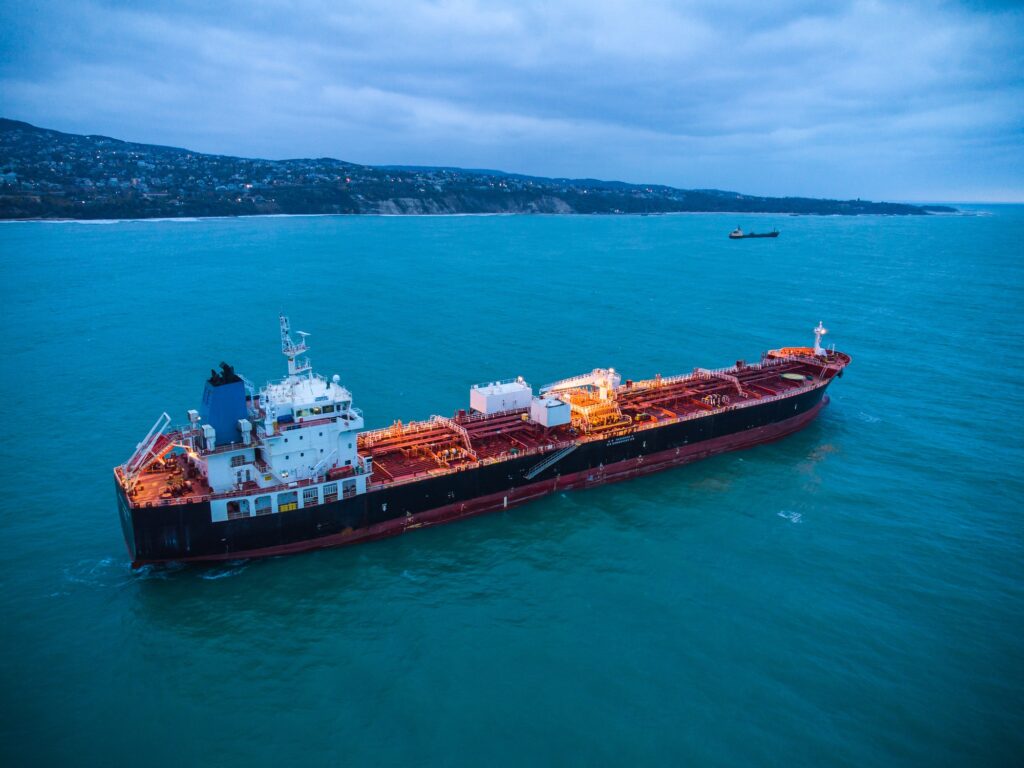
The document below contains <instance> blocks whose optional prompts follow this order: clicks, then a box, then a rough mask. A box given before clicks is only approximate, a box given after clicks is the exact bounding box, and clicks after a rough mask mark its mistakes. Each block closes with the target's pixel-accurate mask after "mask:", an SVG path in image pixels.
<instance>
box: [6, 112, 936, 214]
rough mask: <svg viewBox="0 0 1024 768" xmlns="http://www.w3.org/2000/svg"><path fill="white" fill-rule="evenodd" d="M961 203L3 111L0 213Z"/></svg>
mask: <svg viewBox="0 0 1024 768" xmlns="http://www.w3.org/2000/svg"><path fill="white" fill-rule="evenodd" d="M952 210H953V209H950V208H943V207H938V206H932V207H926V206H915V205H906V204H901V203H873V202H868V201H864V200H818V199H813V198H802V197H786V198H773V197H756V196H752V195H743V194H739V193H735V192H723V191H719V190H685V189H675V188H673V187H666V186H658V185H642V184H626V183H624V182H615V181H598V180H595V179H548V178H540V177H534V176H523V175H518V174H510V173H503V172H500V171H489V170H465V169H460V168H431V167H419V166H367V165H357V164H355V163H349V162H345V161H342V160H335V159H333V158H318V159H299V160H262V159H255V158H241V157H229V156H225V155H208V154H201V153H198V152H192V151H190V150H187V149H180V148H177V147H163V146H155V145H151V144H136V143H131V142H125V141H120V140H118V139H112V138H108V137H105V136H82V135H78V134H69V133H61V132H59V131H52V130H48V129H45V128H37V127H35V126H32V125H29V124H28V123H23V122H19V121H15V120H8V119H3V118H0V219H23V218H72V219H108V218H153V217H179V216H245V215H254V214H281V213H292V214H299V213H347V214H427V213H429V214H439V213H441V214H443V213H559V214H572V213H584V214H587V213H602V214H619V213H673V212H709V211H735V212H745V213H804V214H848V215H855V214H898V215H922V214H926V213H929V212H937V211H952Z"/></svg>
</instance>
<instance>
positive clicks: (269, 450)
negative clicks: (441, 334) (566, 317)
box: [114, 316, 850, 566]
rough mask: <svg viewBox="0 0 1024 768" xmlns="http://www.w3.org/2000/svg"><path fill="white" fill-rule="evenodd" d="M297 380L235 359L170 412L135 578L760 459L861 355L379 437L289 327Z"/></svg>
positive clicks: (475, 409)
mask: <svg viewBox="0 0 1024 768" xmlns="http://www.w3.org/2000/svg"><path fill="white" fill-rule="evenodd" d="M280 333H281V351H282V352H283V354H284V355H285V357H286V358H287V361H288V375H287V376H286V377H285V378H284V379H282V380H279V381H275V382H271V383H268V384H267V385H266V386H264V387H263V388H262V389H261V390H260V391H259V392H258V393H257V392H256V390H255V388H254V387H253V385H252V384H250V383H249V382H248V381H247V380H246V379H244V378H243V377H241V376H240V375H238V374H237V373H236V372H235V371H234V369H233V368H232V367H231V366H229V365H227V364H226V363H221V366H220V370H219V371H216V370H215V371H213V372H212V373H211V376H210V378H209V380H208V381H207V382H206V386H205V389H204V391H203V399H202V405H201V406H200V409H199V410H190V411H189V412H188V420H187V424H185V425H184V426H181V427H177V428H174V429H170V428H169V425H170V421H171V419H170V417H169V416H168V415H167V414H166V413H164V414H162V415H161V416H160V418H159V419H158V420H157V422H156V423H155V424H154V425H153V428H152V429H150V431H149V433H148V434H147V435H146V437H145V438H144V439H143V440H142V442H141V443H139V445H138V446H137V447H136V450H135V452H134V453H133V454H132V456H131V458H129V459H128V461H126V462H125V463H124V464H122V465H121V466H119V467H116V468H115V469H114V477H115V481H116V490H117V500H118V507H119V509H120V517H121V526H122V530H123V532H124V537H125V541H126V543H127V545H128V552H129V555H130V557H131V560H132V564H133V566H141V565H144V564H148V563H163V562H168V561H216V560H227V559H236V558H249V557H259V556H266V555H282V554H289V553H294V552H301V551H304V550H310V549H316V548H322V547H334V546H340V545H345V544H353V543H356V542H361V541H369V540H371V539H377V538H381V537H384V536H392V535H395V534H400V533H403V532H405V531H410V530H413V529H416V528H421V527H424V526H428V525H435V524H438V523H444V522H449V521H452V520H457V519H460V518H463V517H469V516H471V515H476V514H480V513H483V512H490V511H493V510H499V509H507V508H509V507H513V506H516V505H518V504H522V503H524V502H527V501H530V500H532V499H536V498H539V497H541V496H544V495H546V494H549V493H552V492H554V491H565V490H569V489H573V488H589V487H592V486H597V485H601V484H603V483H610V482H615V481H618V480H624V479H626V478H631V477H637V476H640V475H645V474H649V473H651V472H657V471H659V470H662V469H666V468H668V467H673V466H678V465H681V464H686V463H688V462H692V461H695V460H697V459H702V458H705V457H708V456H712V455H714V454H717V453H722V452H724V451H731V450H736V449H739V448H747V447H750V446H753V445H757V444H759V443H765V442H768V441H771V440H776V439H778V438H781V437H784V436H786V435H788V434H791V433H793V432H796V431H797V430H799V429H801V428H803V427H804V426H806V425H807V424H808V423H810V422H811V420H813V419H814V417H815V416H817V415H818V413H819V411H820V410H821V409H822V407H823V406H824V405H825V404H826V403H827V401H828V398H827V397H826V396H825V390H826V389H827V388H828V386H829V384H830V383H831V382H832V380H833V379H834V378H835V377H837V376H841V375H842V373H843V370H844V368H845V367H846V366H847V365H848V364H849V362H850V357H849V356H848V355H846V354H843V353H842V352H836V351H835V349H834V348H832V349H825V348H824V347H822V345H821V340H822V337H823V336H824V334H825V333H827V331H826V330H825V328H824V327H823V326H822V325H821V324H820V323H819V324H818V327H817V328H815V330H814V334H815V341H814V346H813V347H783V348H781V349H776V350H772V351H769V352H766V353H765V354H764V355H763V356H762V357H761V360H760V362H758V363H755V364H749V365H748V364H747V363H745V362H743V361H738V362H737V363H736V364H735V365H732V366H730V367H728V368H719V369H716V370H708V369H705V368H695V369H694V371H693V372H692V373H689V374H685V375H681V376H671V377H662V376H661V375H657V376H655V377H654V378H653V379H648V380H645V381H631V380H628V379H627V380H626V381H625V382H624V383H623V381H622V377H621V375H620V374H619V373H618V372H616V371H615V369H613V368H597V369H594V370H593V371H591V372H590V373H585V374H582V375H580V376H574V377H572V378H568V379H564V380H562V381H558V382H555V383H553V384H548V385H547V386H545V387H541V388H540V390H539V392H538V393H537V394H536V395H535V394H534V392H533V389H532V387H530V385H529V384H527V383H526V381H524V380H523V378H521V377H520V378H515V379H510V380H507V381H498V382H491V383H487V384H480V385H477V386H474V387H472V388H471V389H470V391H469V409H468V410H464V409H463V410H459V411H458V412H456V413H455V415H454V416H453V417H451V418H447V417H443V416H433V417H431V418H430V419H428V420H426V421H414V422H408V423H403V422H401V421H396V422H394V424H392V425H391V426H389V427H385V428H383V429H375V430H369V431H364V430H363V414H362V412H361V411H360V410H359V409H358V408H355V407H354V406H353V404H352V395H351V393H350V392H349V391H348V390H347V389H346V388H345V387H343V386H342V385H341V383H340V380H339V377H338V376H336V375H335V376H333V377H331V378H330V379H327V378H325V377H323V376H320V375H317V374H315V373H313V371H312V368H311V366H310V364H309V361H308V359H307V358H303V357H300V355H303V354H304V353H305V352H306V351H307V349H308V347H307V345H306V338H305V337H306V335H307V334H301V340H300V342H299V343H298V344H296V343H295V342H294V341H293V340H292V336H291V333H290V328H289V323H288V319H287V318H286V317H284V316H282V317H281V318H280Z"/></svg>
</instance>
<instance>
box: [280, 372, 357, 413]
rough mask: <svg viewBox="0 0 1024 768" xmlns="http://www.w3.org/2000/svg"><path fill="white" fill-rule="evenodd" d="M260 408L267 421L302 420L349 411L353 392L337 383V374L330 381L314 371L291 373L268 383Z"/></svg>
mask: <svg viewBox="0 0 1024 768" xmlns="http://www.w3.org/2000/svg"><path fill="white" fill-rule="evenodd" d="M260 408H261V409H262V411H263V413H264V414H265V415H266V419H267V421H268V422H271V423H272V422H274V421H278V420H282V419H283V420H288V419H293V420H294V421H296V422H302V421H303V420H305V419H319V418H323V417H324V416H327V415H331V414H335V413H340V414H346V413H349V412H350V410H351V408H352V393H351V392H349V391H348V390H347V389H346V388H345V387H343V386H342V385H341V384H339V383H338V376H337V375H335V376H334V377H333V378H332V379H331V380H330V381H328V380H327V379H326V378H325V377H323V376H321V375H319V374H315V373H310V374H308V375H305V376H288V377H287V378H285V379H283V380H281V381H277V382H271V383H269V384H267V385H266V386H265V387H264V388H263V389H262V390H261V391H260Z"/></svg>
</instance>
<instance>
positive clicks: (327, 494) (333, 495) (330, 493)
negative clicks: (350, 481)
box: [324, 483, 338, 504]
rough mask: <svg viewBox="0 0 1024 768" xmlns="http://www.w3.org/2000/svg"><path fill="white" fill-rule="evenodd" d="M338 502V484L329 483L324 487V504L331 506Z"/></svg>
mask: <svg viewBox="0 0 1024 768" xmlns="http://www.w3.org/2000/svg"><path fill="white" fill-rule="evenodd" d="M337 500H338V484H337V483H328V484H327V485H325V486H324V504H330V503H331V502H332V501H337Z"/></svg>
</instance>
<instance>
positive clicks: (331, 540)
mask: <svg viewBox="0 0 1024 768" xmlns="http://www.w3.org/2000/svg"><path fill="white" fill-rule="evenodd" d="M827 404H828V396H827V395H826V396H824V397H823V398H822V399H821V402H819V403H818V404H817V405H815V406H814V408H812V409H811V410H809V411H807V412H806V413H802V414H800V415H799V416H794V417H792V418H789V419H785V420H783V421H779V422H776V423H774V424H769V425H766V426H764V427H758V428H756V429H750V430H746V431H744V432H737V433H735V434H732V435H725V436H723V437H716V438H712V439H711V440H703V441H701V442H699V443H695V444H694V445H689V446H683V447H680V448H670V449H669V450H667V451H660V452H658V453H652V454H648V455H647V456H643V457H641V458H638V459H627V460H625V461H619V462H616V463H614V464H609V465H608V466H606V467H600V468H594V469H591V470H587V471H583V472H575V473H572V474H568V475H562V476H561V477H557V478H555V479H553V480H543V481H540V482H537V483H532V484H530V485H524V486H521V487H519V488H515V489H514V490H511V491H508V492H505V493H496V494H491V495H489V496H480V497H479V498H476V499H472V500H470V501H466V502H458V503H456V504H448V505H446V506H443V507H437V508H436V509H431V510H427V511H426V512H420V513H417V514H415V515H412V516H410V517H402V518H395V519H394V520H387V521H385V522H383V523H378V524H376V525H372V526H369V527H368V528H361V529H359V530H355V531H352V532H350V533H339V534H334V535H331V536H324V537H322V538H318V539H307V540H305V541H296V542H293V543H291V544H282V545H281V546H276V547H265V548H262V549H250V550H245V551H240V552H229V553H225V554H217V555H202V556H199V557H182V558H175V560H174V561H175V562H199V561H216V560H247V559H250V558H255V557H275V556H279V555H291V554H295V553H298V552H308V551H310V550H313V549H327V548H331V547H341V546H346V545H348V544H357V543H361V542H366V541H373V540H375V539H383V538H386V537H388V536H397V535H398V534H401V533H404V532H405V531H411V530H415V529H417V528H425V527H426V526H428V525H439V524H441V523H450V522H452V521H454V520H461V519H463V518H466V517H473V516H474V515H480V514H483V513H485V512H494V511H496V510H499V509H506V508H509V507H513V506H518V505H520V504H524V503H526V502H528V501H532V500H534V499H539V498H541V497H542V496H547V495H548V494H550V493H553V492H555V491H566V490H571V489H573V488H593V487H596V486H598V485H605V484H606V483H615V482H619V481H620V480H627V479H629V478H633V477H640V476H642V475H649V474H651V473H653V472H659V471H661V470H663V469H668V468H670V467H675V466H681V465H683V464H689V463H691V462H694V461H698V460H700V459H706V458H708V457H709V456H714V455H716V454H719V453H726V452H729V451H736V450H740V449H743V448H752V447H753V446H755V445H761V444H763V443H770V442H772V441H774V440H778V439H780V438H783V437H786V436H787V435H791V434H793V433H794V432H798V431H799V430H801V429H803V428H804V427H805V426H807V425H808V424H809V423H810V422H811V421H813V420H814V418H815V417H816V416H817V415H818V413H820V411H821V409H822V408H824V407H825V405H827ZM158 562H167V561H161V560H139V561H136V562H135V563H133V565H135V566H136V567H138V566H141V565H146V564H150V563H158Z"/></svg>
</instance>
